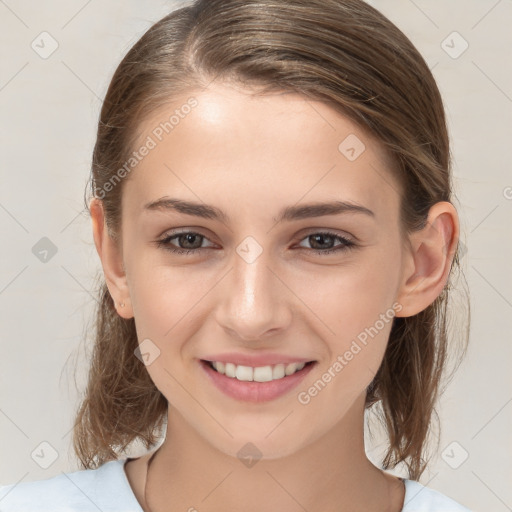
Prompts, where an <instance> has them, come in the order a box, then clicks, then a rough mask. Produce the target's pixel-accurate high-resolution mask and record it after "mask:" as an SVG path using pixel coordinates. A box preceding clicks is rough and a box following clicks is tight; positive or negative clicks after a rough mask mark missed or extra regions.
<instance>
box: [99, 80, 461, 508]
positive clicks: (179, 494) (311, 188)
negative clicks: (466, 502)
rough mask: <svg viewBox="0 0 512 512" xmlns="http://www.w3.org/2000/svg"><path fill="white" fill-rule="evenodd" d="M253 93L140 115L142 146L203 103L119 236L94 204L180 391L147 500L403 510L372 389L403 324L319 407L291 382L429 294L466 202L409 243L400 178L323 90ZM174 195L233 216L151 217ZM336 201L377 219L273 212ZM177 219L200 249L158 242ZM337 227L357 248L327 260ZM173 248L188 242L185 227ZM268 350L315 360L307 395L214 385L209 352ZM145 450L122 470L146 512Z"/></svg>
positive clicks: (142, 178)
mask: <svg viewBox="0 0 512 512" xmlns="http://www.w3.org/2000/svg"><path fill="white" fill-rule="evenodd" d="M252 92H254V91H252V90H248V89H242V88H240V87H237V86H235V85H233V84H227V83H223V84H217V83H214V84H212V85H210V86H209V87H208V88H206V89H204V90H202V91H196V92H194V93H193V94H192V93H190V94H188V95H187V96H186V97H185V96H184V97H183V98H182V99H180V100H177V101H175V102H173V104H172V105H171V106H169V107H168V108H164V109H161V110H160V111H159V112H157V113H156V115H154V116H153V117H152V118H151V119H148V120H146V122H144V123H143V124H142V125H141V132H140V133H141V139H140V140H145V139H146V137H147V135H148V134H151V132H152V130H153V129H154V128H155V126H157V125H158V124H159V123H160V122H162V121H163V120H165V119H168V118H169V115H170V114H172V112H173V111H174V109H175V108H177V107H179V106H180V105H182V104H183V103H185V101H186V99H187V98H188V97H190V96H192V95H193V96H194V97H195V98H196V99H197V101H198V105H197V106H196V107H195V108H193V109H192V111H191V112H190V113H189V114H188V115H187V116H186V117H184V119H181V120H180V122H179V124H178V125H177V126H176V127H175V128H174V129H173V131H171V132H170V133H169V134H167V135H166V136H165V138H163V140H162V141H161V142H160V143H159V144H158V145H157V146H156V147H155V148H154V149H152V150H151V151H150V152H149V154H148V155H147V156H146V157H145V158H144V159H143V160H142V161H141V162H140V163H139V164H138V166H137V167H136V169H135V170H134V171H132V173H131V174H130V175H129V176H128V178H126V181H125V183H124V184H123V187H124V189H123V197H122V231H121V240H120V242H119V243H118V244H116V243H115V242H114V241H113V240H112V239H111V238H110V237H109V236H108V234H107V230H106V228H105V220H104V216H103V210H102V205H101V201H99V200H96V199H95V200H92V202H91V205H90V209H91V216H92V222H93V234H94V240H95V244H96V248H97V251H98V254H99V256H100V259H101V263H102V266H103V270H104V274H105V278H106V282H107V285H108V287H109V290H110V293H111V295H112V297H113V298H114V301H115V302H116V304H117V311H118V313H119V315H121V316H122V317H123V318H132V317H135V320H136V326H137V334H138V339H139V342H141V341H142V340H144V339H146V338H149V339H150V340H151V341H152V343H154V344H155V345H156V346H157V347H158V348H159V350H160V356H159V357H157V358H156V359H155V360H154V361H153V362H152V363H151V364H150V365H148V366H147V370H148V372H149V375H150V376H151V378H152V380H153V381H154V383H155V385H156V386H157V388H158V389H159V390H160V391H161V392H162V393H163V394H164V396H165V397H166V398H167V400H168V402H169V413H168V429H167V435H166V439H165V441H164V442H163V445H162V447H161V448H160V450H159V452H158V454H157V455H156V457H155V459H154V461H153V463H152V465H151V471H150V479H149V483H148V502H149V506H150V507H151V510H152V511H153V512H158V511H161V510H189V509H190V507H195V508H197V509H198V510H201V511H209V512H211V511H221V510H223V511H225V510H245V511H247V512H256V511H261V510H284V511H290V512H292V511H302V510H304V509H305V510H307V511H308V512H314V511H323V512H326V511H335V510H336V511H338V512H339V511H354V510H365V511H367V512H371V511H379V512H382V511H383V510H389V511H393V512H395V511H400V510H401V509H402V507H403V501H404V487H403V484H402V483H401V482H400V481H399V480H398V479H397V478H395V477H394V476H392V475H391V474H389V473H386V472H383V471H381V470H380V469H379V468H377V467H376V466H374V464H373V463H372V462H371V461H369V460H368V458H367V456H366V454H365V450H364V398H365V392H366V388H367V386H368V385H369V384H370V382H371V381H372V379H373V377H374V375H375V374H376V372H377V370H378V368H379V365H380V363H381V361H382V358H383V356H384V352H385V349H386V345H387V342H388V337H389V332H390V329H391V322H388V323H385V325H384V327H383V328H382V329H381V330H380V331H379V332H378V334H377V335H376V336H374V337H373V338H370V341H369V342H368V344H367V345H366V346H364V348H363V349H362V350H361V351H360V352H359V353H358V354H357V356H354V358H353V359H352V360H351V361H350V362H349V363H348V364H347V365H346V366H345V367H344V368H343V370H342V371H341V372H340V373H339V374H337V376H336V377H335V378H333V379H332V380H331V382H329V384H328V385H327V386H325V388H324V389H323V390H322V391H321V392H320V393H318V394H317V395H316V396H315V397H313V398H312V399H311V401H310V402H309V403H308V404H306V405H304V404H301V403H299V401H298V399H297V394H298V392H300V391H304V390H307V389H308V388H309V387H311V386H312V384H313V383H314V382H315V381H317V380H318V379H321V377H322V374H323V373H325V372H326V371H327V369H328V368H329V367H331V366H332V364H333V362H334V361H335V360H336V358H337V356H338V355H340V354H344V353H345V352H346V351H347V350H348V349H349V348H350V346H351V343H352V341H353V340H355V339H356V338H357V336H358V334H360V333H361V332H363V331H364V330H365V328H368V327H370V326H373V325H375V323H376V321H377V320H378V319H379V315H380V314H382V313H385V312H386V311H387V310H389V309H390V308H392V306H393V304H394V303H397V304H398V305H399V307H398V308H397V309H399V310H400V311H399V312H397V313H396V316H411V315H414V314H416V313H418V312H420V311H422V310H423V309H425V308H426V307H427V306H428V305H429V304H431V303H432V302H433V301H434V300H435V298H436V297H437V296H438V295H439V294H440V293H441V291H442V289H443V287H444V286H445V284H446V282H447V279H448V274H449V269H450V264H451V261H452V258H453V254H454V251H455V247H456V242H457V239H458V233H459V224H458V217H457V213H456V210H455V208H454V207H453V206H452V205H451V204H450V203H447V202H440V203H437V204H435V205H434V206H433V207H432V208H431V210H430V212H429V218H428V222H427V224H426V226H425V228H424V229H423V230H421V231H418V232H415V233H413V234H412V235H410V236H409V237H408V240H407V241H408V242H409V243H406V240H405V239H403V238H402V237H401V234H400V226H399V197H400V196H399V194H400V193H401V186H400V184H399V183H398V182H397V181H396V180H395V178H394V177H393V175H392V173H391V171H390V165H391V164H390V162H389V161H388V160H387V158H386V155H385V154H384V152H383V149H382V146H381V145H380V144H379V142H378V141H377V140H375V139H373V138H372V137H370V136H369V135H368V134H367V133H365V132H363V131H362V130H361V128H359V127H358V126H357V125H355V124H354V123H353V122H351V121H349V120H348V119H347V118H345V117H344V116H341V115H340V114H338V113H336V112H335V111H334V110H332V109H331V108H330V107H328V106H327V105H325V104H323V103H321V102H312V101H309V100H307V101H306V100H305V99H304V98H303V97H301V96H299V95H295V94H290V93H287V94H271V95H270V94H269V95H265V96H253V95H251V93H252ZM349 134H355V135H356V136H357V137H358V138H359V139H360V140H361V141H362V142H363V143H364V145H365V150H364V152H363V153H362V154H361V155H360V156H359V157H358V158H356V159H355V160H354V161H350V160H349V159H347V158H346V157H345V155H344V154H342V153H341V152H340V151H339V150H338V146H339V144H340V142H342V141H343V140H344V139H345V138H346V137H347V136H348V135H349ZM163 196H170V197H173V198H180V199H185V200H191V201H198V202H204V203H207V204H211V205H214V206H216V207H217V208H219V209H221V210H223V211H224V212H225V213H226V214H227V215H229V217H230V221H229V222H226V223H224V222H221V221H218V220H213V219H203V218H199V217H192V216H189V215H185V214H183V213H176V212H168V211H167V212H165V211H151V212H143V205H144V204H145V203H147V202H149V201H154V200H156V199H160V198H161V197H163ZM334 199H338V200H350V201H353V202H355V203H358V204H360V205H363V206H365V207H367V208H369V209H371V210H372V211H373V212H374V214H375V215H374V217H371V216H367V215H363V214H359V213H344V214H342V215H328V216H322V217H317V218H314V219H303V220H294V221H291V222H286V221H283V222H281V223H278V224H276V223H275V222H274V221H273V217H275V216H277V213H278V212H279V211H280V210H281V208H283V207H285V206H290V205H296V204H297V203H300V204H302V203H305V202H310V201H328V200H334ZM178 228H183V229H184V230H187V229H188V230H190V231H197V232H199V233H200V234H201V235H203V236H204V237H205V238H200V239H199V242H197V241H196V243H197V245H195V246H194V247H198V246H201V247H203V249H202V250H201V251H199V252H198V253H197V255H192V256H190V255H183V254H182V255H179V254H173V253H171V252H169V251H168V250H166V249H165V248H163V247H160V248H159V247H157V246H156V244H155V241H157V240H159V239H163V238H164V237H165V236H168V235H169V234H172V233H170V231H171V230H173V229H178ZM326 229H328V230H330V231H334V232H335V233H336V234H339V235H341V236H345V237H347V238H349V239H351V240H353V241H355V242H356V243H357V246H356V247H355V248H354V249H350V250H344V251H339V252H334V253H331V254H329V255H319V254H316V253H315V252H314V251H313V249H314V248H317V249H318V248H320V250H327V249H328V248H332V247H333V246H338V245H339V244H340V242H339V241H338V240H337V239H330V240H329V239H327V240H326V241H324V242H322V241H320V244H322V243H323V245H320V244H318V243H317V245H314V244H315V240H311V237H310V235H313V234H315V233H318V232H321V231H322V230H326ZM247 236H252V237H253V238H254V239H255V240H256V241H257V243H258V244H259V246H260V247H261V248H262V253H261V254H260V255H259V257H258V258H257V259H256V260H255V261H254V262H253V263H251V264H248V263H247V262H246V261H245V260H244V259H243V258H241V257H240V256H239V255H238V253H237V252H236V248H237V246H238V245H239V244H240V243H241V242H242V241H243V240H244V239H245V237H247ZM201 240H202V242H201ZM184 242H185V243H186V240H185V241H183V239H181V243H182V245H181V247H182V248H183V247H184V245H183V243H184ZM169 243H170V244H174V247H176V248H179V247H180V239H179V237H176V238H174V239H173V241H172V242H169ZM329 244H330V245H329ZM185 247H186V246H185ZM323 247H325V248H326V249H322V248H323ZM120 302H124V303H125V306H124V307H120V306H119V305H118V304H119V303H120ZM262 350H264V351H275V352H280V353H286V354H290V355H293V356H297V357H305V358H307V359H308V360H310V359H311V360H313V359H314V360H317V361H318V364H317V366H316V367H315V368H314V369H313V371H312V372H310V373H309V375H307V376H306V378H305V380H304V381H303V382H302V383H301V384H300V385H299V387H298V388H297V389H294V390H292V391H291V392H289V393H287V394H285V395H284V396H281V397H279V398H278V399H275V400H272V401H270V402H267V403H263V404H261V403H260V404H254V403H246V402H242V401H238V400H235V399H233V398H230V397H227V396H225V395H224V394H223V393H221V392H220V391H218V390H217V389H216V388H214V387H213V386H211V385H209V384H208V380H207V379H206V376H205V375H204V374H203V373H204V371H203V369H202V368H201V367H200V365H199V363H198V358H204V357H205V356H206V355H208V354H211V353H214V352H224V351H226V352H228V351H236V352H243V353H246V354H257V353H258V351H262ZM248 442H251V443H253V444H254V445H255V446H256V447H257V448H258V450H259V451H260V452H261V453H262V456H261V457H262V458H261V459H260V460H259V461H258V462H257V463H256V464H255V465H253V466H252V467H247V466H246V465H245V464H242V463H241V461H240V460H239V458H238V457H237V452H238V451H239V450H240V449H241V448H242V447H243V446H244V445H245V444H246V443H248ZM147 459H148V457H147V456H145V457H140V458H138V459H134V460H131V461H130V462H129V463H127V464H126V466H125V468H126V474H127V476H128V479H129V481H130V484H131V485H132V488H133V490H134V493H135V496H136V497H137V499H138V500H139V503H140V504H141V506H142V507H143V508H144V510H149V509H148V505H147V504H146V503H145V502H144V497H143V491H144V486H145V484H146V464H147Z"/></svg>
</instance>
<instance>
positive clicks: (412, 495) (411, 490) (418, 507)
mask: <svg viewBox="0 0 512 512" xmlns="http://www.w3.org/2000/svg"><path fill="white" fill-rule="evenodd" d="M402 512H471V510H470V509H469V508H467V507H465V506H464V505H461V504H460V503H457V502H456V501H455V500H452V499H451V498H449V497H448V496H445V495H444V494H442V493H440V492H439V491H435V490H434V489H430V488H428V487H425V486H424V485H422V484H420V483H419V482H416V481H415V480H407V479H405V498H404V506H403V509H402Z"/></svg>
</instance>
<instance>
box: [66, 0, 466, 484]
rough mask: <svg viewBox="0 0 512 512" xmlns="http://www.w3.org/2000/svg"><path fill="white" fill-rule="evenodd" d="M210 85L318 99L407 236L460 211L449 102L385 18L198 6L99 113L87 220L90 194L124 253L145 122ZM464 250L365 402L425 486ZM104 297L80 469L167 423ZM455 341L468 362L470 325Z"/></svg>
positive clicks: (306, 2) (286, 7) (212, 1)
mask: <svg viewBox="0 0 512 512" xmlns="http://www.w3.org/2000/svg"><path fill="white" fill-rule="evenodd" d="M213 80H220V81H224V82H231V83H237V84H239V85H242V86H246V87H250V88H254V89H256V88H257V89H259V90H260V91H261V92H262V93H267V92H268V93H271V92H282V91H289V92H295V93H299V94H301V95H303V96H304V97H305V98H306V99H311V100H316V101H322V102H324V103H326V104H328V105H329V106H331V107H332V108H333V109H335V110H337V111H338V112H339V113H340V114H342V115H344V116H347V117H349V118H350V119H351V120H352V121H354V122H355V123H357V125H358V126H360V127H361V129H362V130H365V131H366V133H368V134H370V135H372V136H373V137H375V138H376V139H377V140H378V141H379V142H380V143H381V144H382V146H383V148H385V149H386V150H387V151H386V152H387V154H388V155H389V157H390V161H391V162H392V163H393V166H392V169H391V170H392V172H394V173H395V174H396V176H397V179H398V180H399V182H400V183H402V185H403V190H404V193H403V194H402V196H401V198H400V201H401V203H400V208H401V210H400V215H401V229H402V233H403V236H404V237H406V236H407V234H408V233H411V232H412V231H414V230H417V229H420V228H421V227H423V226H424V225H425V222H426V219H427V215H428V211H429V209H430V207H431V206H432V205H433V204H435V203H436V202H438V201H450V202H451V201H452V200H453V194H452V182H451V179H452V178H451V162H450V160H451V157H450V147H449V137H448V131H447V126H446V120H445V113H444V108H443V103H442V99H441V96H440V92H439V90H438V87H437V85H436V82H435V80H434V77H433V76H432V73H431V71H430V69H429V67H428V65H427V64H426V62H425V61H424V59H423V57H422V56H421V55H420V53H419V52H418V51H417V50H416V48H415V47H414V46H413V44H412V43H411V42H410V41H409V39H408V38H407V37H406V36H405V35H404V34H403V32H401V31H400V30H399V29H398V28H397V27H396V26H395V25H394V24H393V23H392V22H391V21H389V20H388V19H387V18H386V17H385V16H383V15H382V14H381V13H380V12H379V11H377V10H376V9H374V8H373V7H371V6H370V5H368V4H366V3H365V2H364V1H362V0H279V1H277V0H197V1H195V2H193V3H190V4H189V5H187V6H185V7H182V8H180V9H177V10H175V11H173V12H171V13H170V14H169V15H167V16H165V17H164V18H163V19H161V20H160V21H158V22H157V23H156V24H154V25H153V26H152V27H151V28H150V29H149V30H148V31H147V32H146V33H145V34H144V35H143V36H142V37H141V38H140V39H139V40H138V42H137V43H136V44H135V45H134V46H133V47H132V48H131V49H130V50H129V51H128V53H127V54H126V56H125V57H124V58H123V59H122V61H121V63H120V64H119V66H118V67H117V69H116V71H115V73H114V76H113V78H112V80H111V83H110V85H109V88H108V91H107V94H106V97H105V99H104V102H103V105H102V109H101V114H100V119H99V123H98V131H97V139H96V143H95V146H94V151H93V157H92V171H91V182H90V189H87V190H86V196H85V197H84V199H85V202H86V207H87V208H88V207H89V197H87V192H90V193H91V194H92V196H93V197H98V198H99V199H101V201H102V204H103V210H104V212H105V218H106V224H107V226H108V232H109V235H110V236H111V237H112V238H113V239H114V240H117V241H118V243H120V228H121V197H122V191H123V186H122V185H123V182H122V181H121V182H120V183H119V184H118V185H117V186H113V187H108V186H106V185H107V184H108V183H109V182H110V183H112V181H111V180H112V178H113V176H115V175H116V173H117V172H118V170H119V169H120V168H121V167H122V166H123V164H124V163H125V162H126V161H127V159H128V158H129V155H130V154H131V153H132V152H133V150H134V148H135V147H136V146H135V144H136V142H137V140H138V138H139V137H140V133H139V127H140V124H141V123H142V121H143V120H145V119H148V118H149V116H150V115H152V114H153V113H154V112H155V111H157V110H158V109H159V108H162V107H163V106H164V105H168V104H170V103H172V101H173V99H174V98H177V97H178V96H183V95H184V94H192V93H193V92H194V91H198V90H200V89H201V88H203V87H206V86H207V85H208V84H209V83H211V82H212V81H213ZM460 250H461V246H460V244H459V246H458V248H457V252H456V254H455V257H454V260H453V262H452V267H451V271H450V278H449V282H448V283H447V285H446V286H445V288H444V290H443V291H442V293H441V294H440V295H439V296H438V297H437V298H436V300H435V301H434V302H433V303H432V304H431V305H430V306H429V307H427V308H426V309H425V310H423V311H421V312H420V313H418V314H417V315H414V316H412V317H407V318H402V317H395V318H394V319H393V325H392V329H391V333H390V337H389V342H388V346H387V349H386V352H385V355H384V359H383V362H382V365H381V366H380V368H379V370H378V372H377V374H376V376H375V378H374V380H373V381H372V383H371V384H370V386H369V387H368V390H367V399H366V407H367V409H368V410H369V409H370V408H371V406H373V405H379V406H380V407H381V421H382V424H383V425H384V426H385V429H386V433H387V435H388V438H389V447H388V450H387V453H386V456H385V458H384V460H383V461H382V467H383V468H384V469H387V468H389V467H395V466H396V465H397V464H398V463H404V464H405V465H406V466H407V469H408V473H409V478H412V479H415V480H417V479H418V478H419V477H420V475H421V474H422V472H423V471H424V469H425V468H426V465H427V460H426V459H425V448H426V443H427V439H428V436H429V434H431V433H432V420H433V418H434V416H437V413H436V410H435V407H436V403H437V400H438V398H439V397H440V396H441V394H442V392H443V391H444V388H443V377H444V376H445V374H446V369H447V362H448V360H449V356H450V354H451V353H452V349H451V347H452V345H451V338H450V336H449V334H448V327H449V317H448V312H449V311H448V308H447V306H448V299H449V296H451V290H452V289H453V288H454V287H453V276H454V273H455V271H457V270H458V271H459V273H460V261H459V260H460V257H461V254H460ZM97 293H98V300H99V305H98V307H97V311H96V312H95V333H94V344H93V348H92V350H93V351H92V356H91V361H90V368H89V374H88V383H87V388H86V391H85V395H84V397H83V400H82V401H81V403H80V405H79V407H78V409H77V413H76V418H75V425H74V431H73V447H74V450H75V453H76V454H77V456H78V458H79V459H80V462H81V465H82V467H83V468H84V469H87V468H89V469H92V468H96V467H98V466H99V465H101V464H103V463H105V462H107V461H109V460H115V459H117V458H119V457H120V454H121V453H122V452H124V451H125V450H126V449H127V448H128V446H129V445H130V444H131V443H132V442H133V441H136V440H138V441H142V442H143V444H144V446H145V447H146V448H148V449H149V448H151V447H152V446H153V445H155V444H156V442H157V441H158V439H159V436H160V435H161V432H162V428H163V426H164V422H165V420H166V414H167V400H166V399H165V397H164V396H163V395H162V394H161V392H160V391H159V390H158V389H157V388H156V387H155V385H154V383H153V382H152V380H151V378H150V377H149V374H148V372H147V370H146V367H145V365H144V364H142V363H141V362H140V361H139V359H138V358H137V357H135V355H134V351H135V350H136V348H137V346H138V342H137V335H136V330H135V322H134V319H133V318H132V319H130V320H126V319H124V318H122V317H120V316H119V315H118V314H117V312H116V309H115V307H114V302H113V300H112V297H111V295H110V293H109V291H108V288H107V286H106V284H105V282H104V280H101V278H100V280H99V286H98V289H97ZM463 306H464V305H463ZM458 307H459V310H461V306H460V305H459V306H458ZM462 309H464V308H462ZM467 313H468V315H469V302H467ZM458 332H459V333H462V334H463V342H464V344H463V347H462V348H463V352H465V350H466V348H467V340H468V338H469V322H466V323H465V328H464V329H462V330H461V329H459V330H458ZM449 339H450V344H449V343H448V342H449ZM461 359H462V354H461V357H460V358H458V359H457V363H458V364H460V361H461ZM458 364H457V365H456V366H455V367H454V371H455V370H456V368H457V367H458ZM452 374H453V373H452ZM452 374H450V375H449V378H451V375H452ZM372 409H373V408H372Z"/></svg>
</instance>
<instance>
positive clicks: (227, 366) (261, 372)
mask: <svg viewBox="0 0 512 512" xmlns="http://www.w3.org/2000/svg"><path fill="white" fill-rule="evenodd" d="M305 365H306V363H289V364H286V365H285V364H282V363H281V364H276V365H275V366H258V367H256V368H253V367H251V366H242V365H235V364H233V363H223V362H221V361H213V362H212V366H213V367H214V368H215V369H216V370H217V371H218V372H219V373H222V374H223V375H226V377H231V378H233V379H238V380H242V381H255V382H269V381H271V380H277V379H282V378H283V377H284V376H285V375H287V376H288V375H292V374H293V373H295V372H298V371H299V370H302V368H304V366H305Z"/></svg>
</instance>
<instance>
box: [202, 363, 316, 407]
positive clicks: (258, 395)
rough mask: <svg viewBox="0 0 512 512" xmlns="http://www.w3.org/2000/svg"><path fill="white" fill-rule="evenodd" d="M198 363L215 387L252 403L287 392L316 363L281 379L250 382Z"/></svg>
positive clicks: (297, 383) (270, 398)
mask: <svg viewBox="0 0 512 512" xmlns="http://www.w3.org/2000/svg"><path fill="white" fill-rule="evenodd" d="M217 357H218V356H217ZM291 362H293V361H291ZM199 363H200V366H201V368H202V369H203V370H204V371H205V373H206V376H207V377H208V378H209V379H210V382H213V384H214V385H215V387H216V388H217V389H219V390H220V391H222V392H223V393H224V394H225V395H227V396H229V397H231V398H235V399H236V400H241V401H244V402H254V403H261V402H267V401H270V400H274V399H276V398H278V397H280V396H282V395H284V394H286V393H288V392H289V391H291V390H292V389H293V388H295V387H296V386H298V385H299V383H300V382H301V381H302V380H303V379H304V378H305V377H306V375H307V374H308V373H309V372H310V371H311V370H312V369H313V367H314V366H316V364H317V363H316V362H311V363H309V364H306V365H305V366H304V368H302V370H299V371H298V372H295V373H294V374H292V375H287V376H286V377H283V378H282V379H276V380H271V381H268V382H252V381H241V380H238V379H236V378H231V377H227V376H226V375H223V374H222V373H219V372H217V371H215V370H214V369H213V368H212V367H211V366H210V363H209V362H207V361H205V360H199Z"/></svg>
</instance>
